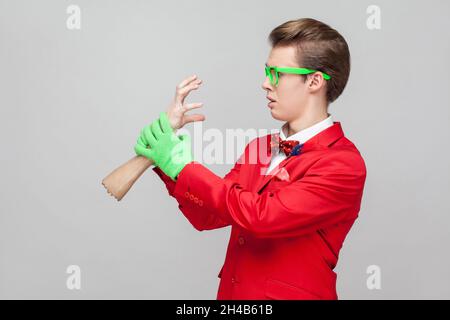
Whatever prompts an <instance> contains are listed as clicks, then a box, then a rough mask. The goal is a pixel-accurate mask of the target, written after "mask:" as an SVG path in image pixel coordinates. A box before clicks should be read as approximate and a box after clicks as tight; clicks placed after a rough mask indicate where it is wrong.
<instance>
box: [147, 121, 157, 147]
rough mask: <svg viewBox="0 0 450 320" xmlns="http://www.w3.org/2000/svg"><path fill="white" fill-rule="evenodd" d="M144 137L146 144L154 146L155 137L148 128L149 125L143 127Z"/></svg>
mask: <svg viewBox="0 0 450 320" xmlns="http://www.w3.org/2000/svg"><path fill="white" fill-rule="evenodd" d="M144 138H145V140H147V142H148V144H149V145H150V147H152V148H153V147H154V146H155V145H156V142H157V141H156V138H155V136H154V135H153V132H152V129H151V128H150V126H146V127H145V128H144Z"/></svg>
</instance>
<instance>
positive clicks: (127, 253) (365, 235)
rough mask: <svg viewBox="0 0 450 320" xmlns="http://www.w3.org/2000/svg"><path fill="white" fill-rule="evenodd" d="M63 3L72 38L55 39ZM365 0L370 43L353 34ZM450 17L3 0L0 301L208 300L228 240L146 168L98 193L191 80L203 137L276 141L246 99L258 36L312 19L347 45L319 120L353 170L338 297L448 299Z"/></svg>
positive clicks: (445, 9) (221, 168)
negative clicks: (76, 278) (341, 144)
mask: <svg viewBox="0 0 450 320" xmlns="http://www.w3.org/2000/svg"><path fill="white" fill-rule="evenodd" d="M69 4H77V5H79V6H80V7H81V30H75V31H71V30H68V29H67V28H66V19H67V17H68V14H67V13H66V8H67V6H68V5H69ZM371 4H376V5H379V6H380V8H381V30H369V29H368V28H367V27H366V19H367V17H368V14H367V13H366V8H367V7H368V6H369V5H371ZM449 15H450V5H449V2H448V1H414V2H412V1H376V2H373V1H335V0H334V1H314V2H311V1H276V2H273V1H164V2H161V1H144V0H141V1H130V0H127V1H117V0H116V1H111V0H109V1H106V0H104V1H99V0H96V1H92V0H90V1H87V0H73V1H62V0H58V1H56V0H55V1H47V0H46V1H31V0H29V1H18V0H10V1H6V0H1V1H0V90H1V91H0V141H1V148H2V150H1V156H0V161H1V162H0V170H1V172H0V173H1V175H0V179H1V180H0V181H1V182H0V200H1V201H0V213H1V214H0V297H1V298H8V299H9V298H26V299H28V298H43V299H48V298H61V299H79V298H87V299H93V298H112V299H115V298H126V299H128V298H138V299H141V298H150V299H163V298H164V299H185V298H186V299H215V296H216V292H217V286H218V282H219V278H217V274H218V272H219V270H220V267H221V266H222V263H223V261H224V257H225V252H226V246H227V243H228V237H229V232H230V229H229V227H228V228H224V229H219V230H215V231H205V232H197V231H196V230H195V229H194V228H193V227H192V226H191V225H190V224H189V223H188V221H187V220H186V219H185V218H184V216H183V215H182V213H181V212H180V211H178V210H177V202H176V200H175V199H173V198H170V197H169V196H168V195H167V192H166V189H165V187H164V185H163V184H162V182H161V181H160V180H159V178H158V177H157V176H156V175H155V174H154V173H153V172H151V171H148V172H146V173H144V175H143V177H141V179H140V180H139V181H138V182H137V183H136V185H135V186H134V187H133V189H132V190H131V191H130V192H129V194H128V195H127V196H126V197H125V198H124V200H122V201H121V202H120V203H117V202H116V201H115V200H114V199H113V198H111V197H110V196H109V195H107V193H106V191H105V190H104V188H103V187H102V186H101V184H100V181H101V179H102V178H103V177H104V176H105V175H106V174H107V173H109V172H110V171H111V170H112V169H114V168H115V167H116V166H118V165H119V164H121V163H123V162H124V161H125V160H127V159H129V158H130V157H131V156H133V155H134V152H133V145H134V143H135V141H136V138H137V136H138V134H139V131H140V129H141V128H142V127H143V126H144V125H146V124H148V123H149V122H150V121H152V120H153V119H154V118H155V117H157V115H158V114H159V112H161V111H162V110H165V108H166V107H167V105H168V103H169V102H170V101H171V99H172V97H173V94H174V90H175V86H176V85H177V84H178V83H179V82H180V81H181V80H182V79H183V78H185V77H186V76H188V75H191V74H193V73H196V74H198V75H199V77H200V78H201V79H203V81H204V84H203V86H202V87H201V88H200V90H198V91H195V92H194V93H192V94H191V95H190V96H189V98H188V100H189V101H190V102H203V103H204V107H203V112H204V114H205V115H206V117H207V120H206V122H205V123H204V129H208V128H218V129H220V130H221V131H224V130H225V129H227V128H243V129H248V128H255V129H260V128H265V129H272V128H274V129H276V128H279V126H280V125H281V124H282V123H280V122H277V121H276V120H274V119H272V118H271V116H270V112H269V110H268V109H267V102H266V99H265V92H264V91H263V90H262V88H261V84H262V82H263V81H264V70H263V65H264V62H265V61H266V59H267V56H268V54H269V51H270V46H269V44H268V42H267V36H268V34H269V32H270V31H271V30H272V29H273V28H274V27H276V26H277V25H279V24H281V23H283V22H285V21H287V20H292V19H297V18H301V17H312V18H316V19H319V20H322V21H324V22H326V23H328V24H330V25H331V26H332V27H334V28H336V29H337V30H338V31H339V32H341V34H342V35H343V36H344V37H345V38H346V40H347V42H348V44H349V47H350V51H351V55H352V70H351V75H350V80H349V83H348V85H347V88H346V90H345V91H344V94H343V95H342V96H341V97H340V98H339V99H338V100H337V101H336V102H335V103H333V104H332V105H331V107H330V113H332V115H333V117H334V119H335V121H341V123H342V126H343V129H344V132H345V133H346V135H347V137H348V138H349V139H350V140H352V141H353V142H354V143H355V144H356V146H357V147H358V148H359V150H360V151H361V153H362V155H363V157H364V159H365V161H366V165H367V169H368V175H367V180H366V186H365V191H364V196H363V203H362V207H361V212H360V217H359V219H358V220H357V222H356V223H355V225H354V227H353V229H352V230H351V231H350V233H349V235H348V237H347V239H346V241H345V243H344V247H343V249H342V251H341V255H340V260H339V263H338V267H337V269H336V272H337V273H338V294H339V297H340V298H341V299H380V298H385V299H394V298H406V299H418V298H426V299H427V298H447V299H448V298H450V287H449V284H450V273H449V267H450V259H449V251H450V250H449V249H448V244H449V243H450V235H449V211H450V210H449V206H450V205H449V203H450V202H449V201H448V196H449V190H450V186H449V181H450V174H449V173H450V170H449V168H448V163H450V159H449V158H450V156H449V152H448V150H446V148H447V147H448V145H449V143H448V140H449V133H450V129H449V125H448V124H449V119H450V116H449V102H450V97H449V88H450V80H449V76H448V72H449V71H450V70H449V69H450V68H449V60H448V57H449V56H450V50H449V38H448V30H449V19H448V18H449ZM445 34H447V35H445ZM188 127H189V130H192V128H193V127H192V125H189V126H188ZM231 166H232V164H231V163H225V164H215V165H209V168H211V169H212V170H213V171H214V172H215V173H217V174H218V175H221V176H222V175H223V174H225V173H226V172H228V170H229V169H230V168H231ZM72 264H75V265H79V266H80V267H81V271H82V272H81V283H82V284H81V285H82V287H81V290H78V291H77V290H68V289H67V288H66V279H67V277H68V274H66V268H67V266H68V265H72ZM369 265H378V266H379V267H380V268H381V276H382V280H381V284H382V288H381V290H369V289H367V287H366V279H367V277H368V274H366V268H367V267H368V266H369Z"/></svg>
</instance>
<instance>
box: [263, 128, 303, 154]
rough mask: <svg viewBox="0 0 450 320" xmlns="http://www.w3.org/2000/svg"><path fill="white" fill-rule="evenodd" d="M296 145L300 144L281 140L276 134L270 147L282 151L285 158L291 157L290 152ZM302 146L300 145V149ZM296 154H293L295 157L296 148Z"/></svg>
mask: <svg viewBox="0 0 450 320" xmlns="http://www.w3.org/2000/svg"><path fill="white" fill-rule="evenodd" d="M298 144H300V142H298V141H297V140H281V138H280V135H279V134H278V133H275V134H274V135H273V139H272V141H271V143H270V145H271V147H272V148H273V147H277V146H278V148H279V150H283V152H284V154H285V155H286V156H289V155H291V153H292V150H293V149H294V147H295V146H297V145H298ZM301 146H302V145H300V147H301ZM296 151H297V152H294V153H295V155H296V154H298V151H299V148H298V147H297V148H296Z"/></svg>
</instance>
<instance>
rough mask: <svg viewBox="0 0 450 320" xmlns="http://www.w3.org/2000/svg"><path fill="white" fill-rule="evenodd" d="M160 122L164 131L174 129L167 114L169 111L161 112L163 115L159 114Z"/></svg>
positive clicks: (168, 131)
mask: <svg viewBox="0 0 450 320" xmlns="http://www.w3.org/2000/svg"><path fill="white" fill-rule="evenodd" d="M159 122H160V125H161V129H162V132H164V133H170V132H172V131H173V129H172V126H171V125H170V122H169V117H168V116H167V113H165V112H161V115H160V116H159Z"/></svg>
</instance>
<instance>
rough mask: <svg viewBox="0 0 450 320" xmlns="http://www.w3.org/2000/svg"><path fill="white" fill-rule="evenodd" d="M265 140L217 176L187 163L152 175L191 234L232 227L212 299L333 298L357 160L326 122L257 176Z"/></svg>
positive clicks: (355, 190)
mask: <svg viewBox="0 0 450 320" xmlns="http://www.w3.org/2000/svg"><path fill="white" fill-rule="evenodd" d="M270 141H271V135H270V134H269V135H266V136H263V137H257V138H255V139H254V140H252V141H251V142H250V143H249V144H247V146H246V148H245V151H244V153H243V154H242V155H241V157H240V158H239V160H238V161H237V162H236V164H235V165H234V167H233V168H232V169H231V171H230V172H229V173H227V174H226V175H225V177H224V178H221V177H219V176H217V175H215V174H214V173H213V172H211V171H210V170H209V169H207V168H206V167H205V166H203V165H202V164H200V163H198V162H195V161H193V162H191V163H189V164H187V165H186V166H185V167H184V168H183V170H182V171H181V172H180V174H179V175H178V178H177V180H176V181H172V180H171V179H170V178H169V177H168V176H166V175H165V174H164V173H163V172H162V171H161V170H160V169H159V168H158V167H154V168H153V170H154V171H155V172H156V173H157V174H158V175H159V177H160V178H161V179H162V180H163V181H164V182H165V184H166V187H167V190H168V191H169V194H170V195H171V196H173V197H174V198H176V199H177V201H178V203H179V206H178V207H179V209H180V210H181V212H183V214H184V215H185V217H186V218H187V219H188V220H189V222H190V223H191V224H192V225H193V226H194V227H195V228H196V229H197V230H199V231H203V230H211V229H216V228H222V227H225V226H229V225H231V226H232V228H231V236H230V241H229V244H228V248H227V254H226V258H225V262H224V264H223V266H222V269H221V270H220V272H219V275H218V276H219V277H220V278H221V280H220V284H219V289H218V293H217V299H227V300H231V299H246V300H249V299H289V300H292V299H337V298H338V296H337V293H336V273H335V272H334V271H333V269H334V268H335V266H336V263H337V260H338V255H339V251H340V249H341V247H342V244H343V242H344V239H345V237H346V235H347V233H348V232H349V230H350V228H351V226H352V225H353V223H354V221H355V219H356V218H357V217H358V212H359V210H360V204H361V198H362V194H363V189H364V183H365V179H366V167H365V163H364V160H363V158H362V157H361V155H360V153H359V151H358V149H357V148H356V147H355V145H354V144H353V143H352V142H351V141H350V140H348V139H347V138H346V137H345V136H344V133H343V131H342V128H341V124H340V122H334V124H333V125H332V126H331V127H329V128H327V129H325V130H323V131H321V132H320V133H318V134H317V135H315V136H313V137H312V138H311V139H309V140H307V141H306V142H305V143H304V145H303V148H302V149H301V153H300V154H299V155H296V156H290V157H287V158H286V159H284V160H283V161H282V162H281V163H280V165H279V167H278V170H277V168H276V169H275V170H276V171H275V173H274V172H271V175H264V170H265V169H267V168H268V167H269V165H270V159H271V154H272V149H271V147H270ZM280 170H281V171H282V172H283V174H282V175H277V174H276V172H281V171H280ZM286 177H287V178H286Z"/></svg>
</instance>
